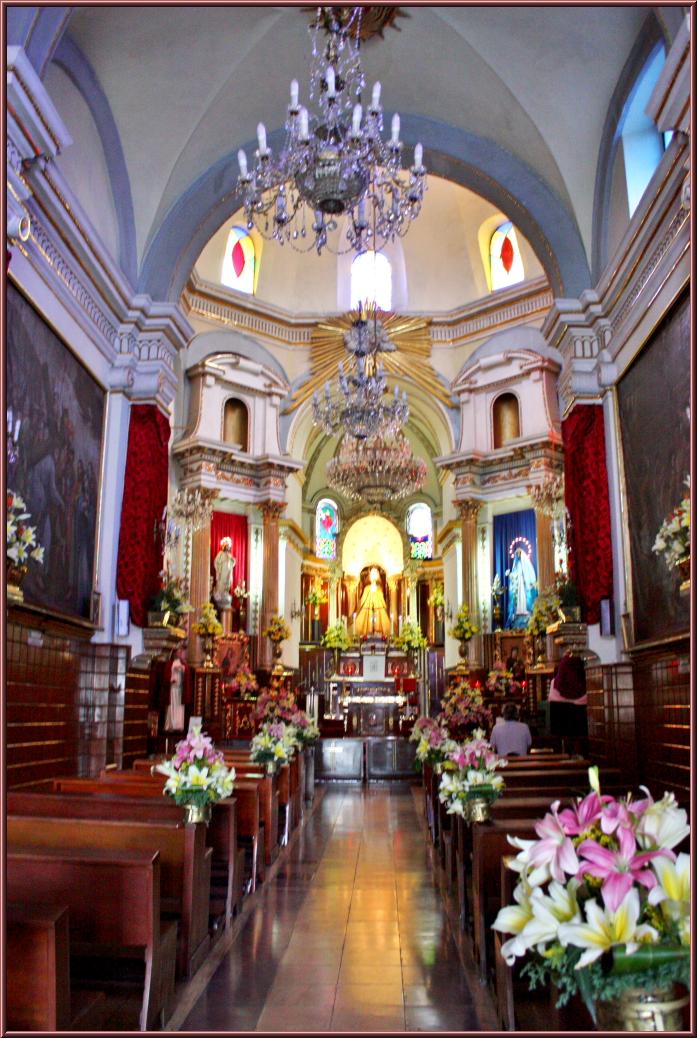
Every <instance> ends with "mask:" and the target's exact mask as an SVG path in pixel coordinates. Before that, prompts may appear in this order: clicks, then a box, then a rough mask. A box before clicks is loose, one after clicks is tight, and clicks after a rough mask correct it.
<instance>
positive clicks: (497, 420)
mask: <svg viewBox="0 0 697 1038" xmlns="http://www.w3.org/2000/svg"><path fill="white" fill-rule="evenodd" d="M493 419H494V447H503V446H504V445H505V444H507V443H510V442H511V440H517V439H518V437H519V436H520V408H519V406H518V398H517V397H516V396H515V395H514V394H513V393H501V395H500V396H497V397H496V399H495V400H494V410H493Z"/></svg>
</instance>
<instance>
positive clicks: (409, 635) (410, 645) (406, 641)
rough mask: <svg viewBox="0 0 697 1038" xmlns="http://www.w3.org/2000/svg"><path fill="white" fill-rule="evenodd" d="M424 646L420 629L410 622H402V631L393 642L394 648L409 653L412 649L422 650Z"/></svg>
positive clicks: (424, 640) (424, 642) (424, 641)
mask: <svg viewBox="0 0 697 1038" xmlns="http://www.w3.org/2000/svg"><path fill="white" fill-rule="evenodd" d="M426 644H427V642H426V639H425V638H424V636H423V634H422V633H421V628H420V627H419V625H418V624H416V623H413V621H411V620H405V621H404V622H403V624H402V630H401V631H400V632H399V634H398V635H397V637H396V638H395V640H394V647H395V648H396V649H400V650H401V651H402V652H409V651H410V650H412V649H414V650H415V649H423V648H424V646H425V645H426Z"/></svg>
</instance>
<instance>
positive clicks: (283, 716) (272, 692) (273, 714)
mask: <svg viewBox="0 0 697 1038" xmlns="http://www.w3.org/2000/svg"><path fill="white" fill-rule="evenodd" d="M271 680H272V686H271V688H267V689H264V691H263V692H262V693H261V695H260V696H259V698H258V699H257V705H256V708H255V711H254V713H255V716H256V717H257V719H258V720H260V721H262V722H264V723H266V722H269V721H284V722H287V723H290V720H291V718H292V717H293V715H294V714H295V713H296V712H297V710H298V706H297V703H296V701H295V696H294V695H293V693H292V692H291V691H290V689H287V688H284V687H283V686H282V685H280V684H278V683H276V684H273V678H272V679H271Z"/></svg>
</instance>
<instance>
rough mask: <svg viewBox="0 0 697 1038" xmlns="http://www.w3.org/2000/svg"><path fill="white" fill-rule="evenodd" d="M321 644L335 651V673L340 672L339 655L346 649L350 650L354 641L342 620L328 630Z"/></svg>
mask: <svg viewBox="0 0 697 1038" xmlns="http://www.w3.org/2000/svg"><path fill="white" fill-rule="evenodd" d="M320 644H321V645H323V646H324V648H325V649H333V651H334V673H335V674H338V672H339V653H340V652H343V651H344V650H345V649H350V648H351V646H352V645H353V639H352V638H351V635H350V634H349V632H348V630H347V629H346V627H345V625H344V623H343V621H342V620H337V621H336V623H335V624H332V625H331V626H330V627H328V628H327V629H326V631H325V632H324V634H323V635H322V637H321V639H320Z"/></svg>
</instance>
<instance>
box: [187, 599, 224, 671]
mask: <svg viewBox="0 0 697 1038" xmlns="http://www.w3.org/2000/svg"><path fill="white" fill-rule="evenodd" d="M194 632H195V633H196V634H197V635H198V636H199V638H200V639H201V641H202V642H203V655H204V660H203V666H204V667H207V668H208V669H211V668H213V667H215V662H214V660H213V653H214V652H215V643H216V641H217V639H218V638H219V637H220V636H221V634H222V633H223V625H222V624H221V623H220V621H219V620H218V618H217V616H216V615H215V606H214V605H213V603H212V602H205V603H204V605H203V606H202V607H201V619H200V620H199V621H198V623H195V624H194Z"/></svg>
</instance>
